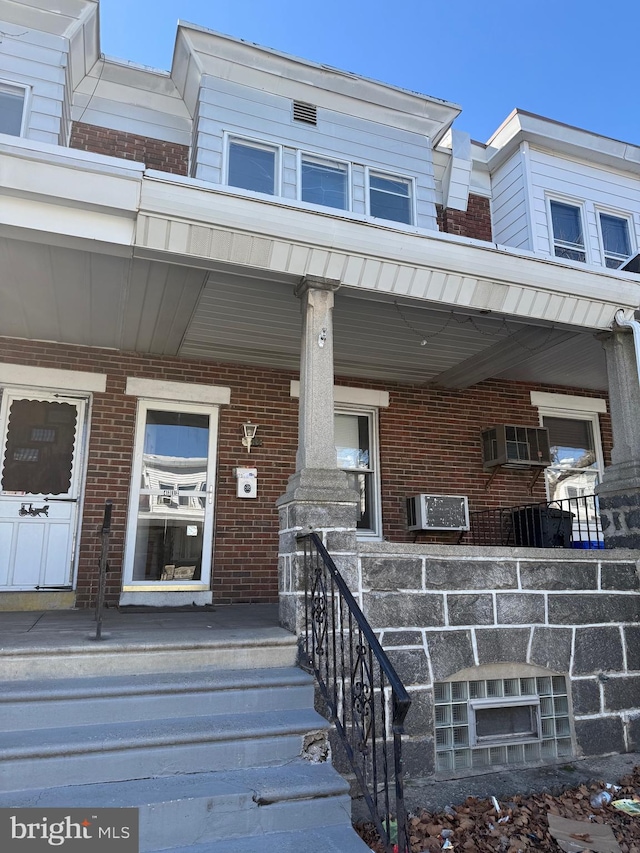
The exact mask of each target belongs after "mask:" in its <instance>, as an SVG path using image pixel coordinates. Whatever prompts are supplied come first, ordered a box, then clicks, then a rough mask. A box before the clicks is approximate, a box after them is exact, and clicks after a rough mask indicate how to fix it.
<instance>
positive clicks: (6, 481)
mask: <svg viewBox="0 0 640 853" xmlns="http://www.w3.org/2000/svg"><path fill="white" fill-rule="evenodd" d="M86 404H87V401H86V399H77V398H71V397H68V396H66V395H64V394H48V395H47V394H42V395H40V394H38V393H34V392H33V391H28V390H22V389H5V390H4V392H3V395H2V404H1V405H0V430H1V435H2V445H1V446H2V453H1V460H0V589H2V590H5V591H12V590H16V591H17V590H34V589H36V590H47V589H48V590H51V589H71V588H72V585H73V573H74V561H75V538H76V530H77V526H78V515H79V504H80V495H81V490H82V482H83V473H84V452H83V449H84V430H85V416H86Z"/></svg>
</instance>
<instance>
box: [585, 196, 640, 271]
mask: <svg viewBox="0 0 640 853" xmlns="http://www.w3.org/2000/svg"><path fill="white" fill-rule="evenodd" d="M595 213H596V227H597V229H598V248H599V251H600V259H601V262H602V266H603V267H606V268H607V269H612V270H616V269H619V268H620V266H622V264H623V263H624V262H625V260H628V259H629V257H633V255H635V253H636V242H635V239H634V238H635V234H634V228H633V217H632V215H631V214H630V213H622V212H621V211H619V210H613V209H611V208H607V207H605V206H603V205H600V204H598V205H596V207H595ZM601 214H604V215H605V216H610V217H612V218H614V219H621V220H623V221H624V222H626V223H627V237H628V238H629V251H630V254H629V256H628V257H627V258H623V259H622V260H621V261H620V263H619V264H618V267H607V252H606V249H605V246H604V235H603V233H602V223H601V221H600V216H601ZM616 260H617V259H616Z"/></svg>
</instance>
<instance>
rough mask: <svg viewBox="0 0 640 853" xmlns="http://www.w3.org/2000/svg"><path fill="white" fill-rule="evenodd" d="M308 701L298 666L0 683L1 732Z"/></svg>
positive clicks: (308, 682) (308, 685)
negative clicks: (2, 730)
mask: <svg viewBox="0 0 640 853" xmlns="http://www.w3.org/2000/svg"><path fill="white" fill-rule="evenodd" d="M312 706H313V680H312V679H311V677H310V676H309V675H307V674H306V673H304V672H302V670H300V669H298V668H297V667H279V668H269V669H258V670H255V669H253V670H216V669H212V668H210V667H208V668H207V669H203V670H199V671H196V672H186V673H160V674H154V675H152V674H145V675H136V676H130V675H120V676H110V677H107V678H103V677H101V678H64V679H62V678H61V679H54V680H46V681H43V680H42V679H40V680H37V681H36V680H28V681H27V680H25V681H21V680H19V681H7V682H0V720H2V728H3V729H4V730H5V731H20V730H23V729H41V728H48V727H50V726H51V724H52V722H54V725H55V726H56V727H69V726H79V725H92V724H97V723H107V722H111V723H116V722H125V721H127V720H141V719H144V720H153V719H165V718H168V717H172V716H174V715H175V716H180V715H181V714H183V713H184V711H185V708H187V709H188V711H189V713H190V714H191V715H193V716H200V715H213V714H222V713H224V712H225V711H230V712H232V713H248V712H252V711H261V710H262V711H278V710H287V709H290V710H294V709H301V708H310V707H312Z"/></svg>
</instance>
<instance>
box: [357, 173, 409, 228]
mask: <svg viewBox="0 0 640 853" xmlns="http://www.w3.org/2000/svg"><path fill="white" fill-rule="evenodd" d="M371 175H374V176H378V177H380V178H388V179H389V180H391V181H405V182H406V183H407V184H408V185H409V214H410V217H411V221H410V222H400V221H399V220H397V219H384V218H383V217H382V216H374V215H373V214H372V213H371ZM364 176H365V188H366V193H365V215H366V216H370V217H371V218H373V219H376V220H378V221H380V222H390V223H392V224H393V225H394V226H395V225H398V226H400V227H402V226H404V227H409V228H415V227H416V222H417V214H416V179H415V178H413V177H410V176H409V175H401V174H399V173H397V172H387V171H385V170H384V169H378V168H377V167H375V166H365V168H364Z"/></svg>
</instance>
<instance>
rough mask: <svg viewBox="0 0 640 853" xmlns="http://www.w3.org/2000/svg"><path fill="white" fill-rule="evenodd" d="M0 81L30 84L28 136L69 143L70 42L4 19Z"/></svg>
mask: <svg viewBox="0 0 640 853" xmlns="http://www.w3.org/2000/svg"><path fill="white" fill-rule="evenodd" d="M0 30H2V31H3V33H12V32H19V35H16V36H15V37H12V36H10V35H9V36H7V35H4V34H3V37H2V40H1V41H0V80H6V81H7V82H9V83H18V84H21V85H24V86H28V87H29V90H30V97H29V99H28V102H27V109H28V115H27V124H26V127H25V133H24V135H25V136H26V137H27V138H29V139H37V140H39V141H40V142H50V143H52V144H54V145H59V144H64V143H65V142H66V134H67V128H66V126H65V125H64V123H63V121H62V116H63V114H64V108H63V104H64V99H65V78H66V74H65V68H66V65H67V61H68V52H67V51H68V42H67V41H66V39H63V38H59V37H58V36H52V35H48V34H46V33H38V32H35V31H34V30H30V29H26V28H23V29H21V30H19V31H17V28H16V26H15V25H14V24H5V22H3V21H0Z"/></svg>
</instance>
